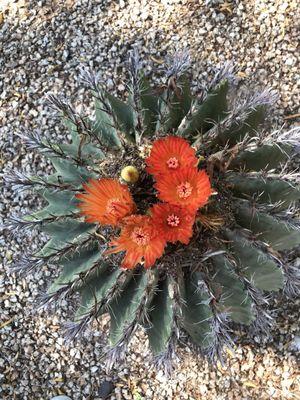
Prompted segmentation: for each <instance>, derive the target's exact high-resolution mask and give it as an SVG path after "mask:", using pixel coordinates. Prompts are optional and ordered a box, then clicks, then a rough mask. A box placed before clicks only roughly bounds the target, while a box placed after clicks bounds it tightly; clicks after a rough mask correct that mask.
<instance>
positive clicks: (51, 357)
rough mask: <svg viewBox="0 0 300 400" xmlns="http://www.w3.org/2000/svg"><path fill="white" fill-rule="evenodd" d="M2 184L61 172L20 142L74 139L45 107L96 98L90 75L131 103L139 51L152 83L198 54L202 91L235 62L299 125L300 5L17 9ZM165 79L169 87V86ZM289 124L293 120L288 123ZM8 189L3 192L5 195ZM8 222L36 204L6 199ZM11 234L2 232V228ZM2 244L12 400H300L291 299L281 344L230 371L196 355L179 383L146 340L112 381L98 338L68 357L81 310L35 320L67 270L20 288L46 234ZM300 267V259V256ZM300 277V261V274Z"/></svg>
mask: <svg viewBox="0 0 300 400" xmlns="http://www.w3.org/2000/svg"><path fill="white" fill-rule="evenodd" d="M1 7H2V11H0V78H1V79H0V177H1V179H2V176H3V175H4V174H6V173H7V172H8V171H9V170H11V169H13V168H18V169H21V170H22V171H24V172H33V171H37V172H38V173H44V172H45V171H47V170H49V167H48V164H47V163H46V162H45V161H44V160H42V159H41V157H40V156H39V155H33V154H31V153H30V152H28V151H25V150H24V148H23V145H22V144H21V143H20V142H19V141H18V140H17V137H16V136H15V135H14V132H15V130H16V129H19V128H20V127H22V126H26V127H28V128H32V127H34V126H40V127H41V128H42V130H43V131H44V132H46V131H47V132H48V133H52V134H53V135H54V136H56V137H58V138H62V137H63V135H64V132H63V130H62V128H61V126H60V125H59V124H58V122H57V119H55V118H54V116H53V114H52V112H50V110H49V108H48V107H47V106H46V105H45V103H44V96H45V94H46V93H48V92H50V91H52V92H58V93H64V94H66V95H67V96H68V97H71V98H72V99H74V95H75V93H76V95H77V96H78V99H79V100H81V99H83V98H85V97H86V94H85V91H84V90H83V89H82V87H80V88H79V85H78V82H77V80H76V77H77V76H78V70H79V65H80V64H82V63H83V64H87V65H89V66H91V67H93V68H95V69H97V70H99V71H100V72H101V75H102V78H103V80H104V81H105V82H106V84H107V86H108V88H112V87H114V85H116V87H117V91H118V92H119V94H122V93H123V91H124V89H125V87H124V78H125V74H126V67H125V61H126V57H127V55H128V51H129V49H131V48H132V47H133V46H136V47H138V49H139V51H140V53H141V56H142V58H143V59H145V60H146V59H150V60H151V63H150V66H149V72H152V71H155V70H156V69H157V68H159V67H160V66H161V63H162V59H163V58H164V56H165V54H166V53H167V52H169V51H171V50H172V49H173V48H176V47H181V48H182V47H187V48H188V49H189V50H190V52H191V55H192V58H193V68H194V83H195V84H196V83H197V84H200V85H201V84H202V83H203V82H204V81H205V80H206V79H207V78H208V77H209V76H210V75H211V72H212V64H213V63H222V62H224V61H225V60H233V61H235V62H236V63H237V65H238V67H239V71H240V72H239V76H240V78H241V79H242V80H243V81H245V82H246V83H247V84H249V85H250V86H252V87H253V86H256V85H258V84H263V85H269V86H272V87H273V88H274V89H276V90H277V91H278V92H279V94H280V99H279V101H278V103H277V104H276V111H275V113H274V117H273V123H274V127H277V126H281V125H282V124H283V123H284V122H285V123H288V124H291V123H296V124H297V123H299V117H298V119H297V116H296V115H297V114H299V103H300V90H299V85H300V83H299V82H300V73H299V58H298V57H299V53H297V46H298V45H299V31H298V29H297V23H298V21H299V4H297V1H296V0H287V1H283V0H282V1H279V0H247V1H218V0H211V1H209V0H207V1H202V0H161V1H146V0H142V1H139V0H127V1H125V0H124V1H123V0H120V1H118V2H116V1H100V0H94V1H88V0H81V1H79V0H67V1H61V2H60V1H54V0H48V1H33V0H32V1H26V0H19V1H12V0H4V1H2V2H1V5H0V10H1ZM158 75H159V74H158ZM286 117H289V118H290V119H288V120H286V121H285V119H284V118H286ZM1 186H2V185H1ZM1 199H3V201H2V202H1V204H0V213H1V218H5V217H6V216H7V215H8V214H9V213H11V212H12V210H15V211H16V212H20V213H25V212H28V209H29V208H31V207H32V202H33V200H32V198H31V196H30V194H22V193H13V192H12V191H11V190H10V188H8V187H2V188H1ZM0 223H1V221H0ZM3 233H4V235H3V236H2V237H1V238H0V257H1V264H2V267H1V268H0V398H1V399H3V400H6V399H7V400H8V399H9V400H11V399H20V400H35V399H39V400H48V399H50V398H51V397H52V396H54V395H58V394H63V393H64V394H67V395H69V396H70V397H71V398H72V400H84V399H93V400H97V399H100V394H99V390H100V387H101V384H102V383H103V381H104V380H110V381H112V382H113V383H114V385H115V389H114V390H113V392H112V395H111V397H109V398H110V399H134V400H142V399H147V400H148V399H149V400H150V399H157V400H171V399H176V400H177V399H178V400H181V399H189V400H199V399H207V400H210V399H214V400H230V399H232V400H264V399H300V379H299V370H298V367H297V363H296V357H297V354H299V347H300V345H299V342H300V339H299V336H300V333H299V331H300V330H299V324H298V321H299V305H300V304H299V301H298V302H296V301H293V302H292V301H287V300H286V299H282V298H280V297H279V298H278V299H277V301H276V304H275V306H274V307H275V308H277V309H280V310H281V311H280V313H278V314H277V316H276V321H277V326H276V328H274V330H273V331H272V336H271V338H269V339H268V340H266V341H264V342H263V343H257V345H254V344H253V343H250V341H249V340H248V338H247V337H246V336H245V337H242V339H241V340H240V341H239V344H238V346H237V348H236V349H235V352H234V353H231V352H230V353H229V354H228V364H227V365H226V366H223V367H222V366H221V365H215V366H212V365H208V364H207V363H206V362H205V361H203V360H196V359H195V357H194V356H193V355H192V354H191V353H190V352H189V350H188V349H185V350H184V349H179V356H180V360H179V362H178V366H177V367H176V368H175V370H174V372H173V375H172V377H171V378H167V377H165V376H164V375H163V373H162V371H155V370H153V369H152V367H151V365H150V362H149V355H148V354H147V353H146V348H147V346H146V345H145V340H146V339H145V337H144V336H143V334H142V333H138V335H137V336H136V337H135V338H133V341H132V345H131V351H130V352H129V354H128V356H127V357H126V359H125V360H124V362H123V363H122V364H120V365H119V366H118V367H116V368H115V369H114V370H113V371H111V372H110V373H106V372H105V368H104V365H103V363H102V361H101V359H100V354H101V350H102V348H103V345H104V344H105V330H106V327H105V326H104V327H103V333H100V331H99V330H98V329H97V328H98V327H97V326H95V327H94V328H95V329H94V330H93V331H92V332H91V334H90V336H88V337H87V338H86V339H84V340H83V342H82V343H80V344H78V345H72V346H66V345H65V344H64V340H63V336H62V331H61V329H60V325H61V323H62V322H63V321H65V320H66V318H67V316H68V314H69V312H70V307H69V306H68V305H67V304H65V305H63V307H62V309H60V310H59V311H58V312H57V313H56V314H55V316H53V315H49V314H47V313H41V312H35V311H34V310H35V306H34V301H35V299H36V297H37V295H38V293H40V292H41V291H44V290H45V288H46V286H47V284H49V282H50V280H51V278H52V277H53V276H54V275H55V274H56V271H55V268H52V269H50V268H46V267H44V268H43V269H42V270H41V271H38V272H35V273H32V274H30V275H29V276H27V277H26V279H21V278H19V277H16V276H15V275H13V274H11V273H10V272H9V267H10V265H11V264H12V263H13V262H14V260H15V259H17V258H18V256H19V255H20V254H21V253H22V252H24V250H25V249H26V248H28V246H29V245H30V246H31V247H33V248H37V247H39V246H40V245H41V241H42V240H43V239H42V238H40V237H39V236H38V235H37V234H33V235H32V237H30V238H28V237H23V236H20V237H18V238H16V239H14V240H12V239H11V238H10V237H9V236H8V235H7V232H3ZM297 255H298V257H299V255H300V252H299V251H298V253H297V254H296V256H297ZM292 262H293V263H294V264H295V265H297V266H298V267H300V259H299V258H295V256H294V257H293V261H292Z"/></svg>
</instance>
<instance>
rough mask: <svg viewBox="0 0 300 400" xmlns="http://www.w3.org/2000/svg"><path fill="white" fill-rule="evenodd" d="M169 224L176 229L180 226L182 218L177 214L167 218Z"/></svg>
mask: <svg viewBox="0 0 300 400" xmlns="http://www.w3.org/2000/svg"><path fill="white" fill-rule="evenodd" d="M167 224H168V225H170V226H172V227H173V228H175V227H176V226H178V225H179V224H180V218H179V217H178V216H177V215H175V214H171V215H169V216H168V218H167Z"/></svg>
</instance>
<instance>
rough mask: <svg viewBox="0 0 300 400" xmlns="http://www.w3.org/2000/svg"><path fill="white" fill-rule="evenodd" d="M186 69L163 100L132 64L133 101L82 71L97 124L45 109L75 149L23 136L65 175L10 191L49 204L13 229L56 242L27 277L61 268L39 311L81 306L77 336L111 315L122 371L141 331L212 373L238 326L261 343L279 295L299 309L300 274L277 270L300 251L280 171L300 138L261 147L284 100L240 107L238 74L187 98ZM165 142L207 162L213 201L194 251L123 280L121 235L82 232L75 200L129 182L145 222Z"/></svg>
mask: <svg viewBox="0 0 300 400" xmlns="http://www.w3.org/2000/svg"><path fill="white" fill-rule="evenodd" d="M187 67H188V58H187V56H186V55H185V54H181V55H178V54H177V55H176V56H175V58H174V60H173V62H172V63H170V65H169V66H168V68H167V70H166V74H167V82H166V84H165V85H163V86H160V87H158V88H153V87H152V86H150V83H149V81H148V79H147V77H146V76H145V74H144V72H143V70H142V68H141V65H140V62H139V60H138V57H137V54H136V53H133V54H132V55H131V57H130V62H129V73H130V83H129V85H128V87H129V94H128V98H127V101H122V100H120V99H119V98H117V97H115V96H113V95H112V94H111V93H109V92H107V91H106V90H105V89H103V88H102V87H101V85H100V83H99V79H98V77H97V76H95V75H93V74H92V73H90V72H86V71H85V72H84V73H83V74H82V80H83V81H84V83H85V84H86V85H87V86H88V87H89V88H90V89H91V91H92V95H93V97H94V101H95V113H94V115H93V116H92V117H87V116H83V115H79V114H78V113H76V112H75V110H74V109H73V107H72V106H71V105H70V104H68V103H67V102H66V101H64V100H63V99H61V98H59V97H55V96H49V100H50V101H51V103H52V105H53V106H54V107H55V108H56V109H57V110H58V111H59V112H60V113H61V116H62V119H63V121H64V122H65V124H66V126H67V128H68V129H69V132H70V137H71V140H70V141H69V142H66V143H53V142H52V141H51V140H50V139H48V138H45V137H44V136H43V137H42V136H40V135H39V134H38V133H33V134H28V135H26V137H25V136H23V138H25V140H26V142H27V145H28V146H29V147H30V148H36V149H39V150H40V151H42V152H43V154H45V156H47V157H49V158H50V160H51V162H52V164H53V167H54V169H55V173H53V174H52V175H50V176H47V177H46V176H44V177H41V176H38V177H37V176H35V177H27V176H24V175H22V174H19V173H18V174H16V175H15V176H14V177H13V179H11V180H12V181H13V182H14V184H15V185H16V186H17V187H18V188H21V189H23V188H25V189H27V188H34V189H35V190H36V191H37V192H38V193H39V194H40V195H41V196H43V198H44V199H45V200H46V202H47V205H46V207H44V208H43V209H42V210H40V211H37V212H34V213H33V214H31V215H29V216H25V217H23V218H22V219H19V218H14V217H12V223H11V228H15V229H16V230H18V229H19V230H20V229H22V230H23V229H29V230H31V229H33V228H38V229H40V230H41V231H42V232H44V233H46V234H47V235H49V236H50V240H49V242H48V243H47V244H46V245H45V246H44V247H43V248H42V249H41V250H40V251H39V252H37V253H35V254H33V255H32V256H30V257H27V259H24V260H21V261H20V266H21V267H22V268H26V269H27V270H28V268H29V269H30V268H38V267H40V266H42V265H43V264H44V263H55V264H57V265H59V267H60V271H61V272H60V275H59V277H58V278H57V279H56V280H55V281H54V282H53V283H52V284H51V285H50V287H49V289H48V294H47V295H46V296H44V298H43V304H53V303H56V304H57V303H59V302H60V300H61V299H64V298H69V297H72V296H74V295H76V294H78V293H79V294H80V303H79V306H78V308H77V310H76V313H75V316H74V322H73V323H71V324H69V325H68V332H69V334H70V336H72V337H75V336H77V335H78V334H80V333H81V332H83V331H84V329H85V328H86V327H87V325H88V324H89V323H90V322H91V321H93V320H94V319H97V318H99V317H100V316H102V315H103V314H105V313H109V315H110V333H109V339H110V344H111V346H112V350H111V360H113V361H114V360H116V359H118V357H119V356H120V354H121V353H122V352H123V350H125V349H126V345H127V344H128V341H129V340H130V337H131V335H132V334H133V332H134V331H135V329H136V327H137V326H139V325H141V326H143V327H144V329H145V331H146V333H147V335H148V339H149V346H150V348H151V350H152V352H153V354H154V355H155V356H156V359H157V361H162V360H165V359H166V358H168V359H169V358H170V357H172V355H173V352H174V349H175V346H174V343H175V342H176V340H177V339H178V338H179V337H181V339H182V340H186V341H189V343H190V344H193V345H194V348H195V349H196V348H197V349H200V350H201V352H202V353H203V354H206V355H208V356H209V357H210V358H211V359H216V358H219V357H222V348H223V347H224V345H225V346H228V345H230V343H231V337H230V334H229V331H230V321H233V322H235V323H239V324H244V325H246V326H248V327H250V330H254V331H256V332H257V331H258V330H260V331H265V330H266V329H267V328H268V325H269V322H270V317H269V314H268V311H267V306H268V302H267V296H269V293H270V292H272V291H275V292H276V291H278V290H280V289H282V288H283V289H284V290H285V292H286V293H287V294H290V295H295V293H296V292H297V290H298V284H299V275H298V271H295V270H293V269H292V268H291V267H290V266H288V265H285V264H284V262H283V259H282V256H281V252H282V251H283V250H289V249H292V248H293V247H295V246H296V245H298V244H300V229H299V222H297V209H296V207H295V206H294V205H295V202H297V201H298V200H299V198H300V190H299V187H298V186H297V179H298V176H297V174H289V173H286V172H282V170H281V171H280V172H278V173H277V172H276V171H278V170H279V169H278V167H279V166H281V165H285V164H286V163H287V162H288V161H289V159H290V158H291V157H292V156H293V154H295V152H296V151H297V150H298V149H299V148H298V147H297V139H298V138H297V136H299V130H292V131H289V132H287V133H286V134H283V133H282V132H279V133H278V132H277V133H276V134H273V135H270V134H267V133H266V132H264V131H263V132H262V133H261V129H260V128H259V127H260V124H261V122H262V121H263V118H264V115H265V113H266V110H267V107H268V105H269V104H270V103H271V102H272V101H273V99H274V95H273V94H272V92H270V91H268V90H265V91H263V92H261V93H258V94H254V95H246V96H236V94H235V91H236V86H235V85H234V82H233V70H232V68H231V67H230V65H228V64H227V65H225V67H224V68H223V69H221V70H220V71H218V72H217V73H216V75H215V77H214V78H213V80H212V81H211V83H210V84H209V85H208V87H206V88H202V90H201V93H200V95H197V96H193V94H192V93H191V88H190V82H189V79H188V73H187ZM232 99H234V100H232ZM168 135H172V136H178V137H181V138H184V139H185V140H186V141H188V142H189V143H190V144H191V145H192V146H193V149H195V151H196V155H197V157H198V158H199V160H198V166H197V167H195V168H196V169H197V168H198V169H199V170H206V172H207V174H208V175H209V177H210V182H211V185H212V188H213V191H214V193H213V195H212V196H211V197H210V200H209V201H208V203H207V204H205V205H204V206H203V207H202V208H201V209H200V210H198V212H197V215H196V222H195V224H194V227H193V236H192V238H191V239H190V240H189V243H188V244H183V243H180V242H175V243H172V244H169V245H168V246H167V247H166V248H165V250H164V254H163V255H162V256H161V257H160V258H158V260H157V261H156V264H155V265H154V267H153V268H150V269H146V268H144V266H143V264H139V265H138V266H137V267H136V268H133V269H124V268H121V267H120V256H119V255H110V256H107V255H105V251H107V248H108V244H109V241H110V239H111V237H112V235H114V234H115V232H116V230H118V227H117V228H116V227H110V226H107V225H106V224H99V223H95V222H93V221H87V220H84V218H83V217H82V214H81V213H80V209H79V199H78V198H77V197H76V194H78V193H82V192H83V189H82V185H83V184H84V183H87V182H89V180H90V179H100V178H110V179H111V178H114V179H115V180H119V179H120V178H121V172H122V179H125V181H126V182H127V184H128V188H129V191H130V192H131V194H132V197H133V199H134V200H135V203H136V205H137V208H138V210H139V212H143V213H147V210H148V208H149V206H150V205H153V204H154V203H155V202H156V201H157V200H156V196H155V191H154V189H153V179H152V177H151V175H150V174H149V173H147V171H146V170H145V158H146V157H147V156H149V153H150V150H151V146H152V145H153V143H154V141H155V140H157V139H158V138H164V137H165V136H168ZM171 161H172V160H171ZM171 161H170V162H171ZM126 167H129V168H127V169H126ZM124 168H125V169H124ZM130 173H132V174H133V175H132V176H131V175H130ZM130 176H131V178H130ZM124 177H125V178H124ZM126 177H127V179H126ZM130 179H132V181H130ZM174 221H175V220H174ZM174 221H173V223H174V224H176V221H175V222H174Z"/></svg>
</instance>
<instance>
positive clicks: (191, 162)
mask: <svg viewBox="0 0 300 400" xmlns="http://www.w3.org/2000/svg"><path fill="white" fill-rule="evenodd" d="M197 162H198V160H197V158H196V156H195V150H194V149H193V148H192V147H191V146H190V144H189V143H188V142H187V141H186V140H185V139H183V138H181V137H178V136H167V137H166V138H163V139H158V140H156V141H155V142H154V143H153V147H152V150H151V154H150V156H149V157H148V158H147V159H146V164H147V172H148V173H149V174H152V175H154V176H157V175H160V174H165V173H170V172H173V171H178V170H179V169H180V168H182V167H195V166H196V165H197Z"/></svg>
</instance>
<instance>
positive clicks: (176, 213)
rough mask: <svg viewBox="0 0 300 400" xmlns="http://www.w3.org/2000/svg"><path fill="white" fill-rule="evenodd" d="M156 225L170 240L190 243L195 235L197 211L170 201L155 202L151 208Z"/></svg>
mask: <svg viewBox="0 0 300 400" xmlns="http://www.w3.org/2000/svg"><path fill="white" fill-rule="evenodd" d="M151 215H152V218H153V221H154V223H155V226H156V227H157V229H158V230H159V232H160V234H161V235H163V236H164V237H165V238H166V240H167V241H168V242H172V243H175V242H177V241H179V242H181V243H184V244H188V243H189V241H190V238H191V237H192V235H193V224H194V221H195V213H190V212H189V211H188V210H187V209H185V208H183V207H180V206H175V205H172V204H168V203H159V204H155V205H154V206H153V207H152V209H151Z"/></svg>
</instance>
